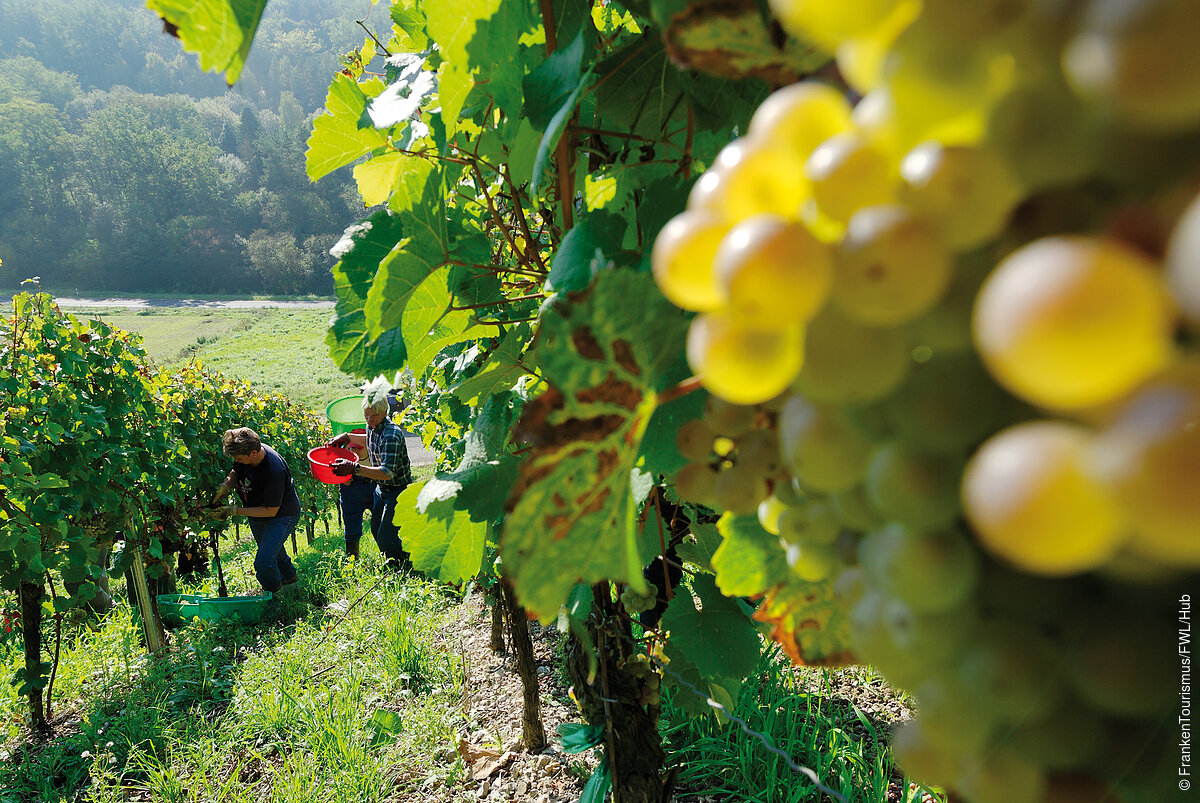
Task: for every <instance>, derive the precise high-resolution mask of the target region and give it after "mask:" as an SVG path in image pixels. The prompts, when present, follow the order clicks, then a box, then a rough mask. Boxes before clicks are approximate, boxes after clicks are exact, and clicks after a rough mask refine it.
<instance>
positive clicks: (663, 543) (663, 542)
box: [650, 485, 675, 602]
mask: <svg viewBox="0 0 1200 803" xmlns="http://www.w3.org/2000/svg"><path fill="white" fill-rule="evenodd" d="M650 495H651V498H652V499H653V500H654V512H655V513H656V514H657V515H658V548H659V550H660V553H659V554H661V555H662V559H663V562H662V573H663V588H664V589H666V592H667V602H670V601H671V600H672V599H674V598H675V594H674V593H673V592H672V590H671V575H670V573H669V572H668V571H667V538H666V535H665V534H664V533H663V514H662V502H661V501H660V497H661V496H662V490H661V489H660V488H659V487H658V486H657V485H656V486H654V490H653V491H652V492H651V494H650Z"/></svg>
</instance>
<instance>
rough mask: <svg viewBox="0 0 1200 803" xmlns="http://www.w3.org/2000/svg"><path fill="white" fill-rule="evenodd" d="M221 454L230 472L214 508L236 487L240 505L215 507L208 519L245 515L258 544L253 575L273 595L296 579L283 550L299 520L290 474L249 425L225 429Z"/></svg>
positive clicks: (290, 561) (298, 502)
mask: <svg viewBox="0 0 1200 803" xmlns="http://www.w3.org/2000/svg"><path fill="white" fill-rule="evenodd" d="M221 450H222V451H223V452H224V453H225V455H226V456H227V457H231V458H233V470H232V471H230V472H229V474H228V475H227V476H226V477H225V481H224V482H223V483H221V487H220V488H219V489H218V490H217V495H216V497H215V498H214V499H213V504H216V503H217V502H220V501H221V500H222V499H224V498H225V497H226V496H227V495H228V494H229V492H230V491H231V490H234V489H236V490H237V492H238V496H239V497H240V499H241V502H242V506H238V505H227V506H224V507H217V508H213V509H212V510H211V512H210V514H209V515H211V516H212V517H213V518H228V517H230V516H245V517H246V518H247V519H248V520H249V523H250V532H251V533H252V534H253V535H254V540H255V542H256V543H257V544H258V552H257V553H256V554H255V556H254V574H255V576H256V577H258V582H259V583H261V584H262V587H263V588H264V589H266V590H267V591H270V592H272V593H274V592H277V591H279V589H281V588H282V587H283V586H285V585H291V584H292V583H295V582H296V581H297V579H298V578H297V577H296V567H295V566H293V565H292V559H291V558H290V557H288V554H287V550H286V549H285V548H284V543H285V542H286V541H287V539H288V536H289V535H291V534H292V530H294V529H296V523H297V522H298V521H299V520H300V498H299V497H298V496H297V495H296V487H295V485H293V484H292V472H291V470H290V469H289V468H288V465H287V463H286V462H284V459H283V458H282V457H280V456H279V453H278V452H276V451H275V450H274V449H272V448H271V447H270V446H268V445H267V444H265V443H263V442H262V440H261V439H260V438H259V437H258V433H257V432H255V431H254V430H252V429H250V428H249V427H239V428H237V429H227V430H225V434H224V435H223V436H222V437H221Z"/></svg>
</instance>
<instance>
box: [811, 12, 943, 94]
mask: <svg viewBox="0 0 1200 803" xmlns="http://www.w3.org/2000/svg"><path fill="white" fill-rule="evenodd" d="M830 5H833V4H830ZM920 9H921V2H920V0H901V2H898V3H896V4H895V8H893V9H892V12H891V13H890V14H889V15H888V16H887V18H886V19H884V20H883V21H882V22H880V24H879V25H876V26H875V27H873V28H871V29H870V30H864V31H863V32H861V33H860V34H858V35H856V36H854V37H853V38H850V39H846V40H845V41H843V42H842V43H841V44H840V45H839V46H838V49H837V54H836V55H837V66H838V72H840V73H841V75H842V77H843V78H845V79H846V83H847V84H849V85H850V86H852V87H854V88H855V89H856V90H857V91H858V92H860V93H866V92H871V91H873V90H875V89H876V88H878V87H879V85H880V81H881V80H882V79H883V65H884V62H885V60H886V59H887V55H888V52H889V51H890V50H891V48H892V45H893V43H894V42H895V41H896V37H898V36H900V34H901V33H902V32H903V31H904V29H905V28H907V27H908V26H909V24H910V23H911V22H912V21H913V19H914V18H915V17H916V16H917V13H918V12H919V11H920Z"/></svg>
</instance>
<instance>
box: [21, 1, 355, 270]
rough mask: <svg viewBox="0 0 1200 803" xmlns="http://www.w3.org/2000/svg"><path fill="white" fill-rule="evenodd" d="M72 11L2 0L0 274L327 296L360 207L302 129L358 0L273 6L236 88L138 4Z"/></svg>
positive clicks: (342, 46) (350, 27)
mask: <svg viewBox="0 0 1200 803" xmlns="http://www.w3.org/2000/svg"><path fill="white" fill-rule="evenodd" d="M80 5H81V4H80V3H79V2H76V0H71V2H69V3H68V0H45V2H39V3H35V4H30V3H24V2H22V0H0V260H3V262H2V264H0V286H4V287H13V286H15V285H16V284H18V283H19V282H20V281H21V280H23V279H25V278H28V277H31V276H35V275H36V276H40V277H41V281H42V283H43V285H44V286H47V287H51V288H56V289H58V290H60V291H61V292H71V291H74V290H76V289H79V290H91V291H95V290H107V291H129V292H193V293H233V292H272V293H318V294H327V293H330V292H332V280H331V278H330V274H329V271H328V267H329V265H330V264H332V262H333V260H332V258H331V257H330V256H329V255H328V251H329V248H330V247H331V246H332V245H333V244H334V243H335V242H336V241H337V239H338V237H339V236H340V234H341V232H342V229H343V228H344V227H345V226H346V225H349V224H350V223H352V222H353V221H354V220H356V219H357V218H358V217H360V216H361V212H362V205H361V201H359V200H358V197H357V195H356V194H355V193H354V191H353V187H352V186H351V185H350V184H349V183H348V182H347V181H338V180H336V179H335V180H334V181H332V182H323V183H322V184H321V185H319V186H318V185H316V184H313V183H312V182H310V181H309V179H308V178H307V176H306V175H305V172H304V156H303V154H304V141H305V139H306V137H307V136H308V132H309V131H310V130H311V120H312V118H313V117H314V116H315V115H316V114H317V113H318V112H319V111H320V107H321V105H322V103H323V101H324V88H325V85H326V82H327V80H328V75H329V73H330V72H332V71H333V70H335V69H336V66H337V58H336V55H335V54H337V53H341V52H346V51H348V50H350V49H352V48H353V47H354V46H355V45H356V44H360V43H361V41H362V38H363V34H362V31H361V29H360V28H358V26H357V25H355V24H354V21H353V20H354V18H355V16H356V14H355V12H357V13H361V8H359V4H358V3H350V2H348V0H335V2H315V0H282V1H281V2H276V3H272V4H271V9H270V11H269V12H268V14H267V15H266V16H265V17H264V19H263V23H262V28H261V31H262V34H263V35H262V36H260V37H259V39H258V40H257V41H256V42H255V46H254V49H253V51H252V52H251V55H250V58H249V61H248V64H247V68H246V72H245V76H244V78H243V80H242V82H240V83H239V85H238V88H237V91H233V90H227V89H226V88H225V85H224V83H223V82H222V81H221V80H220V79H219V78H217V77H215V76H212V75H206V74H204V73H202V72H201V71H200V69H199V67H198V65H197V64H196V59H195V57H194V56H191V55H187V54H184V53H183V52H181V51H180V49H179V48H178V47H177V45H175V43H174V42H173V41H171V40H170V39H169V38H168V37H166V36H163V35H162V32H161V23H160V21H159V20H158V18H157V17H156V16H155V15H154V14H153V13H151V12H149V11H147V10H146V9H145V7H144V6H143V5H142V4H141V3H139V2H137V0H85V2H84V3H83V5H84V6H86V8H80ZM68 6H69V8H68ZM351 6H354V8H353V10H351V8H350V7H351ZM347 178H348V174H347Z"/></svg>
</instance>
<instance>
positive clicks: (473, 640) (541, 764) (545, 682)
mask: <svg viewBox="0 0 1200 803" xmlns="http://www.w3.org/2000/svg"><path fill="white" fill-rule="evenodd" d="M463 617H464V619H465V621H463V622H462V631H461V632H462V642H463V644H462V649H463V653H464V655H465V656H466V657H467V666H466V685H465V691H464V693H465V695H466V699H465V700H464V708H465V709H466V715H467V724H466V726H465V728H464V729H463V731H462V733H461V734H460V736H461V739H460V742H459V748H458V749H459V754H460V755H462V756H463V758H464V760H465V761H466V762H467V763H468V770H469V772H470V780H467V781H464V782H462V784H460V787H459V788H458V789H456V790H455V797H462V796H463V793H464V792H467V793H470V794H471V795H473V796H474V797H475V798H476V799H479V800H490V801H510V800H512V801H531V803H567V801H575V800H578V799H579V795H580V793H581V792H582V791H583V787H584V784H585V783H586V782H587V778H588V776H589V775H590V774H591V771H592V768H593V766H594V764H595V759H594V758H593V757H592V756H591V755H590V754H584V755H581V756H577V755H566V754H564V753H563V752H562V749H561V747H560V746H559V743H558V739H557V728H558V725H559V723H560V722H579V715H578V712H577V711H576V709H575V704H574V703H572V702H571V699H570V696H569V694H568V686H569V683H568V681H567V680H566V678H565V677H564V676H560V672H559V666H561V661H559V660H558V659H557V656H558V655H559V650H560V648H559V640H560V636H559V633H558V631H557V630H556V629H555V628H553V627H548V628H543V627H542V626H540V625H539V624H538V623H537V622H530V623H529V631H530V633H529V635H530V637H531V638H532V640H533V650H534V656H535V658H536V660H537V667H538V670H537V671H538V678H539V686H540V689H541V698H542V721H543V723H544V725H545V728H546V737H547V739H548V741H549V742H550V746H549V747H547V748H546V749H545V750H543V751H541V752H539V753H529V752H526V751H525V750H524V748H523V747H522V746H521V709H522V691H521V679H520V677H519V676H518V675H517V672H516V664H515V661H514V659H513V656H512V654H511V653H506V654H496V653H494V652H492V650H491V648H490V647H489V640H490V637H491V617H490V614H489V613H488V611H487V609H486V608H485V607H484V606H483V605H482V604H477V605H471V604H468V605H465V606H463ZM430 791H431V792H432V791H434V790H430ZM441 792H442V795H445V794H446V792H447V790H444V789H443V790H441ZM431 799H445V798H444V797H439V796H437V795H436V794H435V795H432V796H431Z"/></svg>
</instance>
